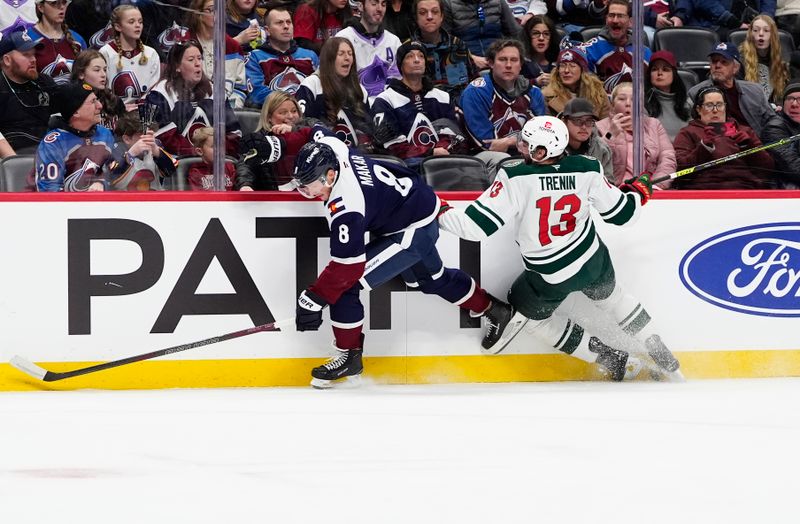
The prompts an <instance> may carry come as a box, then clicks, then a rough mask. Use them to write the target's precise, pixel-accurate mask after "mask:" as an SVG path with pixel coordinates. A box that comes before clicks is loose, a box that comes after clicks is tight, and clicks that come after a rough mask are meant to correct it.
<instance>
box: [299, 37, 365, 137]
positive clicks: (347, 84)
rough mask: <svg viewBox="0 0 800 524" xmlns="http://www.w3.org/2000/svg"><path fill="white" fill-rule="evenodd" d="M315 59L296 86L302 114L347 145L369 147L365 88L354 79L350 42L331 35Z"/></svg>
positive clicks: (356, 76)
mask: <svg viewBox="0 0 800 524" xmlns="http://www.w3.org/2000/svg"><path fill="white" fill-rule="evenodd" d="M319 61H320V63H319V70H318V71H317V72H316V73H314V74H313V75H311V76H309V77H307V78H306V79H305V80H303V82H302V83H301V84H300V88H299V89H298V90H297V100H298V102H299V104H300V108H301V110H302V115H303V117H305V118H306V119H307V120H309V123H314V122H319V123H320V124H322V125H323V126H325V127H327V128H328V129H330V130H331V131H333V133H334V134H335V135H336V138H338V139H339V140H341V141H342V142H344V143H345V144H347V145H348V146H349V147H358V148H359V149H361V150H362V151H364V152H370V151H372V119H371V118H370V113H369V102H368V99H367V90H366V89H364V86H362V85H361V83H360V82H359V81H358V73H357V72H356V61H355V52H354V51H353V44H352V43H350V40H347V39H346V38H341V37H337V36H335V37H332V38H330V39H328V40H327V41H326V42H325V44H324V45H323V46H322V51H321V54H320V57H319Z"/></svg>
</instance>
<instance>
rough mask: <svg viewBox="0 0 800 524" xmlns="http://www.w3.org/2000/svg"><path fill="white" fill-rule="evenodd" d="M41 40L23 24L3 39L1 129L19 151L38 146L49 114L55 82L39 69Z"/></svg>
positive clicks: (0, 44) (0, 57) (0, 49)
mask: <svg viewBox="0 0 800 524" xmlns="http://www.w3.org/2000/svg"><path fill="white" fill-rule="evenodd" d="M38 43H39V42H38V41H37V40H33V39H32V38H31V37H30V36H29V35H28V33H27V32H25V30H24V29H22V28H20V29H19V30H18V31H12V32H11V33H9V34H6V35H5V36H3V38H2V40H0V69H1V70H2V72H0V76H2V79H0V133H2V134H3V135H4V137H5V139H6V141H7V142H8V146H9V147H10V148H11V149H13V151H15V152H16V154H19V155H21V154H26V153H33V152H34V151H35V150H36V148H37V147H38V145H39V142H40V141H41V140H42V137H43V136H44V135H45V133H46V132H47V121H48V119H49V118H50V98H51V97H50V94H51V91H52V90H53V88H55V82H53V79H52V78H50V77H49V76H47V75H40V74H39V71H38V69H36V51H35V47H36V46H37V45H38ZM7 153H8V151H6V154H7Z"/></svg>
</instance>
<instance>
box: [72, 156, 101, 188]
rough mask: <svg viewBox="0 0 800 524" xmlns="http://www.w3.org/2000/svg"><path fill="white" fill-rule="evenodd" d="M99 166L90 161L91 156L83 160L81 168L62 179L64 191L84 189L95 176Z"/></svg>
mask: <svg viewBox="0 0 800 524" xmlns="http://www.w3.org/2000/svg"><path fill="white" fill-rule="evenodd" d="M99 169H100V166H99V165H97V164H96V163H94V162H92V159H91V158H87V159H86V160H84V161H83V165H82V166H81V168H80V169H79V170H77V171H75V172H74V173H71V174H69V175H68V176H67V178H66V179H64V191H86V190H88V189H89V186H90V185H91V184H92V180H94V179H95V178H96V177H97V171H98V170H99Z"/></svg>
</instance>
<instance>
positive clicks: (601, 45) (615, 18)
mask: <svg viewBox="0 0 800 524" xmlns="http://www.w3.org/2000/svg"><path fill="white" fill-rule="evenodd" d="M631 27H632V22H631V4H630V2H629V1H628V0H609V1H608V11H607V12H606V26H605V27H604V28H603V30H602V31H601V32H600V34H599V35H597V37H595V38H592V39H591V40H589V41H588V42H586V43H584V44H583V45H582V46H581V48H582V49H583V52H584V53H585V54H586V59H587V60H588V62H589V69H590V70H591V71H593V72H594V73H596V74H597V76H598V77H599V78H600V80H602V81H603V82H604V84H605V89H606V92H607V93H610V92H611V91H612V90H613V89H614V87H615V86H616V85H617V84H618V83H620V82H630V81H631V72H632V69H631V66H632V64H633V41H632V39H631V34H632V30H631ZM643 55H644V61H645V66H646V65H647V64H648V63H649V62H650V48H648V47H644V49H643Z"/></svg>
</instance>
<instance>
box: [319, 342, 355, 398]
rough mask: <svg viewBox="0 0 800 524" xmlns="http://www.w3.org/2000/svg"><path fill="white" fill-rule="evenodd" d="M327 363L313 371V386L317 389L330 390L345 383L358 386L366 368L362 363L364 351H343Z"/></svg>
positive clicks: (339, 350)
mask: <svg viewBox="0 0 800 524" xmlns="http://www.w3.org/2000/svg"><path fill="white" fill-rule="evenodd" d="M337 351H338V352H339V355H336V356H335V357H331V358H330V359H329V360H328V361H327V362H326V363H324V364H323V365H321V366H318V367H315V368H314V369H312V370H311V376H312V379H311V386H313V387H314V388H316V389H330V388H332V387H334V386H337V385H339V384H341V383H343V382H345V381H347V382H348V384H349V385H358V384H359V383H360V380H361V372H362V371H364V366H363V365H362V363H361V355H362V354H363V353H364V350H362V349H350V350H341V349H338V348H337Z"/></svg>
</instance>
